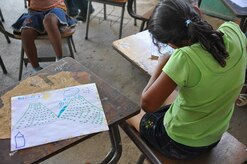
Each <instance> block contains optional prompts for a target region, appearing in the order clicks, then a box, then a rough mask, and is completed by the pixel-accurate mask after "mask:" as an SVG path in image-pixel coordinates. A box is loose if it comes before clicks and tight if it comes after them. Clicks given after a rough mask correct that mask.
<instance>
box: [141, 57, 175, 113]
mask: <svg viewBox="0 0 247 164" xmlns="http://www.w3.org/2000/svg"><path fill="white" fill-rule="evenodd" d="M168 59H169V56H163V57H160V58H159V63H158V66H157V67H156V69H155V72H154V74H153V75H152V76H151V78H150V80H149V82H148V84H147V86H146V87H145V88H144V90H143V92H142V96H141V107H142V109H143V110H144V111H146V112H155V111H156V110H157V109H159V107H160V106H161V105H162V104H163V103H164V101H165V100H166V99H167V97H168V96H169V95H170V94H171V93H172V92H173V91H174V90H175V88H176V86H177V84H176V83H175V82H174V81H173V80H172V79H171V78H170V77H169V76H168V75H167V74H166V73H164V72H163V71H162V68H163V67H164V65H165V64H166V62H167V61H168Z"/></svg>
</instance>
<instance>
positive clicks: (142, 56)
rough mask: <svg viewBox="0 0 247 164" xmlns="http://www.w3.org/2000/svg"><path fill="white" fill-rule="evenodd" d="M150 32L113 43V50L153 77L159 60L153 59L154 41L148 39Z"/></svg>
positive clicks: (140, 33)
mask: <svg viewBox="0 0 247 164" xmlns="http://www.w3.org/2000/svg"><path fill="white" fill-rule="evenodd" d="M148 35H149V33H148V31H143V32H139V33H137V34H134V35H131V36H128V37H125V38H122V39H119V40H116V41H114V42H113V44H112V45H113V48H114V49H115V50H116V51H118V52H119V53H120V54H121V55H122V56H123V57H125V58H126V59H127V60H129V61H130V62H131V63H133V64H134V65H136V66H137V68H139V69H141V70H142V71H143V72H145V73H147V74H149V75H152V73H153V71H154V69H155V67H156V65H157V64H158V60H157V59H152V58H151V56H152V46H153V43H152V39H151V37H148Z"/></svg>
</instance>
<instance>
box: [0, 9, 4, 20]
mask: <svg viewBox="0 0 247 164" xmlns="http://www.w3.org/2000/svg"><path fill="white" fill-rule="evenodd" d="M0 18H1V20H2V22H4V18H3V14H2V11H1V9H0Z"/></svg>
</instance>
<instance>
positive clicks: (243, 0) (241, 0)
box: [231, 0, 247, 7]
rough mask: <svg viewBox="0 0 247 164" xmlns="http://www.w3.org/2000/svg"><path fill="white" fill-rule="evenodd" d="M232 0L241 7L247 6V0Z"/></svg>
mask: <svg viewBox="0 0 247 164" xmlns="http://www.w3.org/2000/svg"><path fill="white" fill-rule="evenodd" d="M231 1H232V2H233V3H235V4H236V5H238V6H240V7H247V0H231Z"/></svg>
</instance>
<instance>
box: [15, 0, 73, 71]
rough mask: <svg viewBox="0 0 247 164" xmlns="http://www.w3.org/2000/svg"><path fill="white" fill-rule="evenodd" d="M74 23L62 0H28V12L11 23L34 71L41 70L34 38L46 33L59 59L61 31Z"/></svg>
mask: <svg viewBox="0 0 247 164" xmlns="http://www.w3.org/2000/svg"><path fill="white" fill-rule="evenodd" d="M75 25H76V20H74V19H72V18H70V17H69V16H68V15H66V6H65V4H64V1H63V0H29V8H28V13H24V14H22V15H21V16H20V18H19V19H18V20H17V21H16V22H15V23H14V24H13V25H12V27H13V28H14V31H15V32H20V33H21V40H22V45H23V49H24V51H25V52H26V55H27V57H28V59H29V61H30V63H31V65H32V67H33V68H34V70H35V71H38V70H41V69H42V67H40V65H39V63H38V57H37V49H36V46H35V42H34V41H35V39H36V38H37V37H38V35H40V34H47V35H48V38H49V40H50V42H51V44H52V47H53V49H54V51H55V54H56V57H57V59H61V58H62V56H63V53H62V39H61V33H63V32H66V31H67V30H69V29H70V27H74V26H75Z"/></svg>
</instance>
